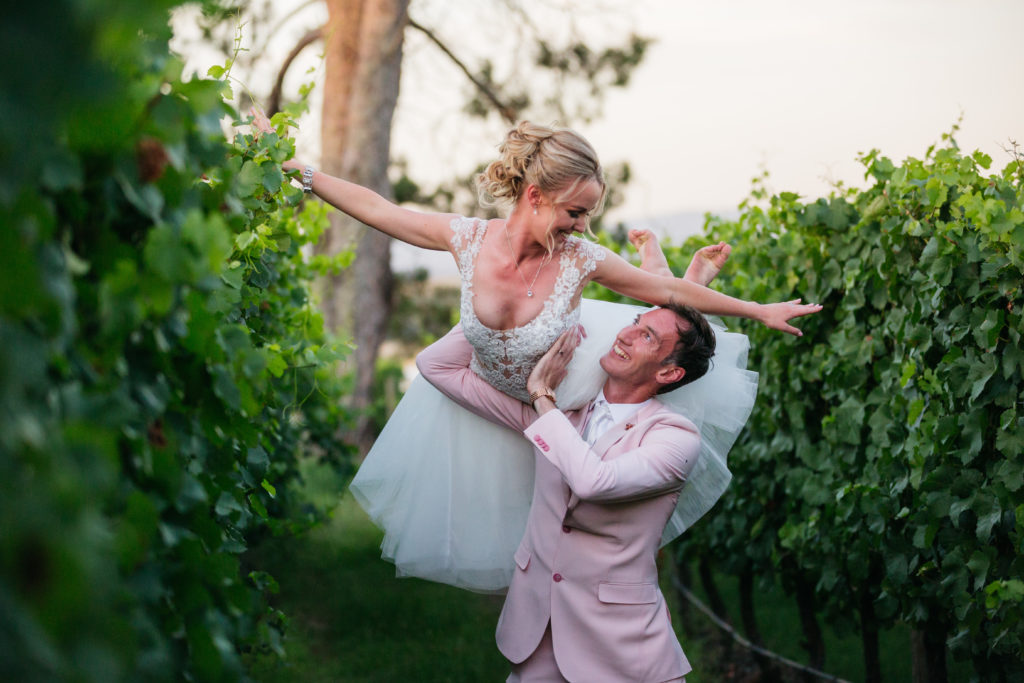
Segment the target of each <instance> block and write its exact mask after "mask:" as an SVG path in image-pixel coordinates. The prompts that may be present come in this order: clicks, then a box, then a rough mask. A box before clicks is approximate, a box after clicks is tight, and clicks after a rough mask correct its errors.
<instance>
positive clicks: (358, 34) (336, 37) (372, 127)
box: [317, 0, 409, 453]
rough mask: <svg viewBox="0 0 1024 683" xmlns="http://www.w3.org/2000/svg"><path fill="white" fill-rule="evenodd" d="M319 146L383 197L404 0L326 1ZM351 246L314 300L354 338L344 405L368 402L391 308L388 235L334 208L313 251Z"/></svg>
mask: <svg viewBox="0 0 1024 683" xmlns="http://www.w3.org/2000/svg"><path fill="white" fill-rule="evenodd" d="M327 9H328V13H329V19H328V22H327V27H326V32H325V38H326V43H325V63H326V64H325V69H326V82H325V85H324V104H323V117H322V124H321V126H322V128H321V130H322V150H323V161H322V167H323V169H324V171H326V172H327V173H329V174H331V175H336V176H340V177H342V178H345V179H348V180H351V181H353V182H355V183H358V184H360V185H364V186H366V187H369V188H371V189H373V190H375V191H376V192H378V193H380V194H381V195H383V196H385V197H390V196H391V186H390V182H389V180H388V175H387V170H388V161H389V157H390V153H391V123H392V118H393V115H394V111H395V104H396V102H397V100H398V84H399V78H400V75H401V67H402V42H403V37H404V30H405V26H406V24H407V23H408V9H409V2H408V0H327ZM353 246H355V247H356V260H355V263H354V264H353V266H352V267H351V268H349V269H348V270H347V271H344V272H343V273H341V274H340V275H338V276H332V277H328V278H326V279H325V280H326V281H325V282H323V283H322V285H321V290H320V298H321V301H322V306H323V313H324V321H325V323H326V324H327V326H328V327H329V328H330V329H331V330H333V331H335V332H339V331H348V332H350V333H351V335H352V338H353V340H354V341H355V344H356V347H357V348H356V350H355V352H354V354H353V356H352V359H351V367H352V369H353V370H354V372H355V379H356V381H355V387H354V390H353V392H352V396H351V400H352V407H353V408H354V409H355V410H356V411H363V410H365V409H366V407H367V406H368V405H369V404H370V393H371V389H372V387H373V378H374V367H375V365H376V362H377V350H378V348H379V347H380V344H381V342H382V341H383V339H384V333H385V330H386V327H387V321H388V316H389V314H390V311H391V293H392V289H393V277H392V273H391V248H390V238H388V237H387V236H385V235H383V234H381V233H378V232H377V231H375V230H372V229H369V228H367V227H366V226H364V225H362V224H361V223H359V222H358V221H355V220H353V219H351V218H349V217H348V216H345V215H344V214H341V213H340V212H335V213H334V214H332V216H331V228H330V230H329V231H328V234H326V235H325V236H324V237H323V238H322V239H321V241H320V243H319V245H318V248H317V251H318V253H325V254H336V253H338V252H340V251H342V250H345V249H348V248H351V247H353ZM346 440H348V441H349V442H351V443H355V444H357V445H358V446H359V448H360V450H361V451H362V452H363V453H365V452H366V450H368V449H369V445H370V444H371V443H372V435H371V434H370V427H369V419H368V417H367V416H365V415H363V416H361V417H360V418H359V419H358V421H357V428H356V432H355V434H351V435H348V438H347V439H346Z"/></svg>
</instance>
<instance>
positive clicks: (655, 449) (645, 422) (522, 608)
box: [417, 306, 715, 683]
mask: <svg viewBox="0 0 1024 683" xmlns="http://www.w3.org/2000/svg"><path fill="white" fill-rule="evenodd" d="M577 341H578V334H577V333H576V332H575V331H573V332H570V333H566V334H565V335H563V336H562V337H560V338H559V339H558V341H556V342H555V344H554V345H553V346H552V347H551V349H550V350H549V351H548V352H547V354H546V355H545V356H544V357H543V358H542V359H541V361H540V362H539V363H538V364H537V366H536V368H535V369H534V371H533V373H532V374H531V375H530V377H529V379H528V381H527V389H528V390H529V391H530V392H531V399H532V406H531V405H526V404H525V403H521V402H519V401H517V400H515V399H513V398H511V397H509V396H507V395H505V394H503V393H501V392H499V391H497V390H496V389H494V388H492V387H491V386H490V385H488V384H487V383H486V382H484V381H483V380H481V379H480V378H479V377H477V376H476V375H475V374H474V373H473V372H472V371H471V370H470V369H469V363H470V359H471V356H472V348H471V347H470V346H469V344H468V342H466V340H465V338H464V337H463V336H462V331H461V328H456V329H455V330H453V331H452V332H451V333H449V334H448V335H447V336H446V337H445V338H444V339H442V340H440V341H438V342H437V343H436V344H434V345H433V346H431V347H430V348H428V349H426V350H425V351H423V352H422V353H421V354H420V356H419V358H418V359H417V365H418V366H419V369H420V371H421V372H422V374H423V375H424V377H426V379H427V380H429V381H430V382H431V383H432V384H433V385H434V386H436V387H437V388H438V389H439V390H441V391H442V392H443V393H445V394H446V395H447V396H449V397H450V398H451V399H453V400H455V401H456V402H458V403H460V404H461V405H463V406H465V407H466V408H468V409H469V410H471V411H473V412H475V413H477V414H479V415H481V416H483V417H486V418H488V419H490V420H493V421H495V422H498V423H501V424H504V425H506V426H508V427H511V428H513V429H516V430H520V431H523V433H524V434H525V436H526V438H528V439H529V440H530V441H531V442H532V443H533V444H534V453H535V457H536V476H535V482H534V489H533V502H532V505H531V507H530V513H529V519H528V522H527V528H526V533H525V534H524V536H523V540H522V543H521V544H520V546H519V549H518V550H517V551H516V553H515V563H516V570H515V574H514V576H513V577H512V581H511V585H510V586H509V591H508V596H507V597H506V599H505V604H504V607H503V609H502V612H501V618H500V619H499V620H498V629H497V642H498V648H499V649H500V650H501V652H502V654H503V655H505V657H507V658H508V659H509V660H510V661H511V662H512V665H513V670H512V674H511V675H510V676H509V678H508V681H524V682H525V681H573V682H576V681H579V682H581V683H601V682H605V681H607V682H615V683H623V682H626V681H629V682H650V683H663V682H666V681H673V682H674V681H682V680H683V676H685V675H686V674H687V673H688V672H689V671H690V670H691V667H690V664H689V662H687V660H686V657H685V655H684V654H683V650H682V648H681V647H680V646H679V642H678V640H677V639H676V637H675V634H674V632H673V630H672V626H671V623H670V616H669V611H668V606H667V605H666V603H665V599H664V597H663V596H662V594H661V591H660V589H659V588H658V571H657V566H656V555H657V551H658V546H659V542H660V540H661V533H662V530H663V529H664V527H665V524H666V523H667V522H668V519H669V516H670V515H671V514H672V511H673V509H674V508H675V504H676V499H677V498H678V496H679V490H680V489H681V488H682V486H683V484H684V482H685V481H686V478H687V475H688V474H689V472H690V470H691V469H692V467H693V464H694V462H695V460H696V458H697V455H698V452H699V449H700V435H699V433H698V432H697V429H696V427H695V426H694V425H693V423H691V422H690V421H689V420H687V419H686V418H684V417H682V416H680V415H679V414H677V413H674V412H672V411H670V410H668V409H667V408H665V407H663V406H662V405H661V404H660V403H659V402H658V401H656V400H653V398H652V397H653V396H654V395H655V394H657V393H661V392H664V391H667V390H669V389H673V388H675V387H677V386H680V385H681V384H685V383H687V382H690V381H693V380H695V379H697V378H699V377H700V376H702V375H703V374H704V373H705V372H706V371H707V367H708V362H709V359H710V358H711V356H712V355H713V354H714V347H715V340H714V333H713V332H712V331H711V329H710V327H709V326H708V324H707V322H706V321H705V320H704V318H703V317H702V316H701V314H700V313H698V312H697V311H696V310H694V309H692V308H689V307H685V306H669V307H664V308H658V309H654V310H651V311H648V312H646V313H644V314H642V315H640V316H638V317H637V319H636V321H635V322H634V324H632V325H630V326H628V327H626V328H625V329H623V330H622V331H620V332H619V333H618V335H617V336H616V339H615V342H614V343H613V345H612V348H611V349H610V350H609V351H608V353H607V354H606V355H605V356H603V357H602V358H601V367H602V368H603V369H604V371H605V372H606V373H607V375H608V379H607V381H606V382H605V384H604V387H603V389H602V392H601V393H600V394H599V395H598V397H597V398H596V399H595V400H594V401H592V402H591V403H590V404H589V405H587V406H585V407H584V408H582V409H580V410H575V411H568V412H564V413H563V412H562V411H560V410H559V409H558V408H557V407H556V405H555V393H554V390H555V389H556V388H557V385H558V384H559V382H560V381H561V380H562V378H563V377H564V376H565V367H566V365H567V364H568V362H569V359H570V358H571V356H572V352H573V350H574V348H575V345H576V343H577Z"/></svg>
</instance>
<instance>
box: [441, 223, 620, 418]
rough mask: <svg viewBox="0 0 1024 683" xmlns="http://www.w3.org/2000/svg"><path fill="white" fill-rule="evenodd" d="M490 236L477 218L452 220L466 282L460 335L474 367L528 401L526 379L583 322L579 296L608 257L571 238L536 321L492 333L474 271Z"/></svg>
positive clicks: (454, 243)
mask: <svg viewBox="0 0 1024 683" xmlns="http://www.w3.org/2000/svg"><path fill="white" fill-rule="evenodd" d="M486 232H487V221H485V220H482V219H479V218H462V217H460V218H456V219H455V220H453V221H452V238H451V239H452V247H453V251H454V253H455V256H456V259H457V260H458V264H459V274H460V275H461V277H462V305H461V312H462V330H463V332H464V333H465V335H466V339H467V340H468V341H469V343H470V344H472V345H473V349H474V353H473V360H472V361H471V363H470V367H471V368H472V370H473V371H474V372H475V373H476V374H478V375H479V376H480V377H482V378H483V379H484V380H486V381H487V383H488V384H490V385H491V386H493V387H494V388H495V389H498V390H500V391H503V392H504V393H506V394H508V395H509V396H512V397H514V398H517V399H519V400H521V401H527V400H529V392H527V391H526V378H527V377H529V375H530V372H531V371H533V367H534V365H536V364H537V361H538V360H540V357H541V356H543V355H544V352H545V351H547V350H548V348H549V347H550V346H551V344H552V343H554V341H555V340H556V339H558V336H559V335H560V334H562V333H563V332H565V331H566V330H567V329H569V328H570V327H572V326H573V325H576V324H577V323H578V322H579V319H580V309H579V305H578V300H577V299H576V294H577V293H578V291H579V289H580V287H581V286H582V285H583V283H584V281H585V279H586V277H587V276H588V275H589V274H590V273H591V272H592V271H593V270H594V268H596V267H597V262H598V261H602V260H604V257H605V252H604V249H602V248H601V247H600V246H598V245H596V244H593V243H592V242H587V241H586V240H582V239H580V238H578V237H570V238H569V239H568V240H567V241H566V242H565V243H564V244H563V246H562V248H561V249H560V250H559V251H558V252H557V253H556V256H557V257H558V277H557V278H556V280H555V288H554V291H553V292H551V295H550V296H548V298H547V300H546V301H545V302H544V308H542V309H541V311H540V313H539V314H537V317H535V318H533V319H532V320H530V321H529V322H527V323H525V324H524V325H520V326H519V327H514V328H512V329H508V330H493V329H491V328H489V327H487V326H485V325H484V324H483V323H481V322H480V320H479V319H478V318H477V317H476V311H475V310H474V308H473V295H474V292H473V270H474V267H475V265H476V258H477V255H478V254H479V253H480V245H481V244H482V243H483V238H484V233H486ZM574 300H577V305H576V306H574V307H573V306H572V304H573V301H574Z"/></svg>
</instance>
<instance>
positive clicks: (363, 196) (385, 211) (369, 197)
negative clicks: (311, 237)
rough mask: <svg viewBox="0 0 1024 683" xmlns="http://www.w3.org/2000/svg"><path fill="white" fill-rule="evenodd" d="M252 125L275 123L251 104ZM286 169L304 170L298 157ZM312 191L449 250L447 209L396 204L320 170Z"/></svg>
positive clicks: (387, 229) (398, 234)
mask: <svg viewBox="0 0 1024 683" xmlns="http://www.w3.org/2000/svg"><path fill="white" fill-rule="evenodd" d="M251 114H252V116H253V126H255V127H256V128H257V129H258V130H260V131H261V132H264V133H273V132H275V131H274V127H273V126H272V125H271V123H270V121H269V120H268V119H267V117H266V115H265V114H264V113H263V112H262V111H260V110H258V109H256V108H253V109H252V110H251ZM282 167H283V168H284V170H285V171H293V170H300V171H301V170H304V169H305V168H306V165H305V164H304V163H302V162H301V161H299V160H298V159H289V160H288V161H286V162H284V164H282ZM312 181H313V183H312V188H313V193H314V194H315V195H316V196H318V197H320V198H321V199H323V200H324V201H325V202H327V203H328V204H330V205H331V206H333V207H335V208H336V209H339V210H340V211H343V212H344V213H346V214H348V215H349V216H352V217H353V218H355V219H356V220H358V221H360V222H362V223H365V224H366V225H369V226H370V227H371V228H374V229H376V230H379V231H381V232H383V233H385V234H387V235H390V236H391V237H394V238H395V239H399V240H402V241H403V242H407V243H409V244H412V245H414V246H417V247H422V248H424V249H434V250H436V251H448V250H449V246H450V245H449V238H450V236H451V228H450V226H451V222H452V219H453V218H455V217H456V216H455V215H454V214H447V213H425V212H422V211H413V210H411V209H406V208H404V207H401V206H398V205H397V204H395V203H394V202H391V201H389V200H387V199H385V198H384V197H382V196H380V195H379V194H377V193H376V192H374V191H373V190H371V189H369V188H366V187H363V186H362V185H357V184H356V183H352V182H349V181H347V180H343V179H341V178H335V177H333V176H330V175H327V174H326V173H323V172H322V171H316V170H314V172H313V178H312Z"/></svg>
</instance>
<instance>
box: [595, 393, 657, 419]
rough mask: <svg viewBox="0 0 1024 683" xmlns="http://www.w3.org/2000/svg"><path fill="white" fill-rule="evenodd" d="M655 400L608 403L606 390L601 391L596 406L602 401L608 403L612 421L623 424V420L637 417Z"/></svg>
mask: <svg viewBox="0 0 1024 683" xmlns="http://www.w3.org/2000/svg"><path fill="white" fill-rule="evenodd" d="M653 400H654V399H650V398H649V399H647V400H646V401H642V402H640V403H611V402H609V401H608V399H607V398H605V396H604V389H601V391H600V392H599V393H598V394H597V398H595V399H594V404H595V405H596V404H597V403H599V402H601V401H604V402H605V403H607V404H608V410H609V411H611V414H612V420H614V421H615V423H619V422H622V421H623V420H626V419H628V418H630V417H633V416H634V415H636V414H637V413H638V412H640V410H641V409H642V408H643V407H644V406H646V405H647V404H648V403H650V402H651V401H653Z"/></svg>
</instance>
